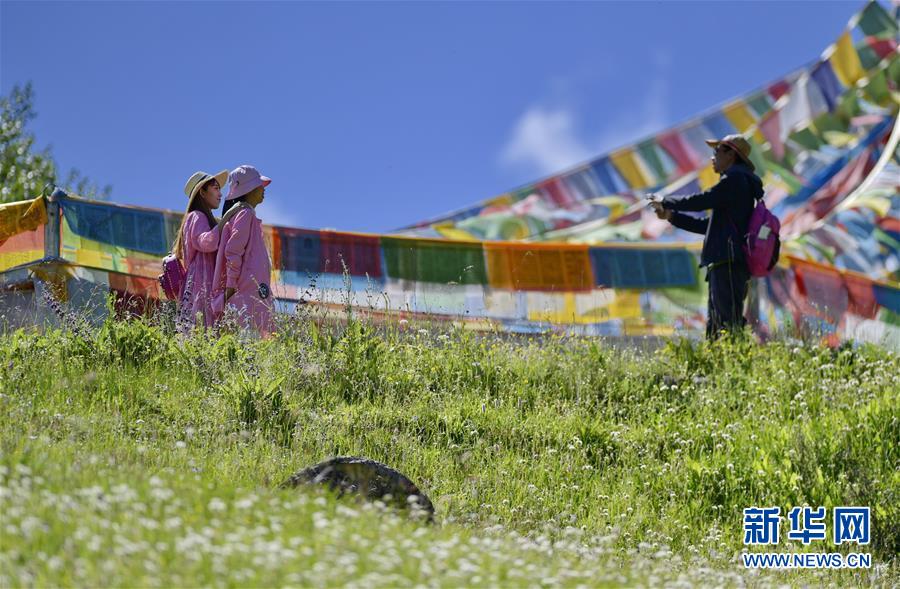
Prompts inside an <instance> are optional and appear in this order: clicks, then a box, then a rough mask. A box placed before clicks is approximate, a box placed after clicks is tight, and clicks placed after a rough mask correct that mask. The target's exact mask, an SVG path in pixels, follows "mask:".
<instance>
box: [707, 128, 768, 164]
mask: <svg viewBox="0 0 900 589" xmlns="http://www.w3.org/2000/svg"><path fill="white" fill-rule="evenodd" d="M706 144H707V145H709V146H710V147H712V148H713V149H715V148H717V147H719V145H723V144H724V145H727V146H728V147H730V148H731V149H732V151H734V152H735V153H736V154H738V156H740V158H741V159H742V160H744V163H745V164H747V165H748V166H750V169H751V170H753V171H755V170H756V166H754V165H753V162H751V161H750V142H749V141H747V140H746V139H744V137H743V136H742V135H726V136H725V137H722V138H721V139H719V140H715V139H707V140H706Z"/></svg>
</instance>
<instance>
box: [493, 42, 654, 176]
mask: <svg viewBox="0 0 900 589" xmlns="http://www.w3.org/2000/svg"><path fill="white" fill-rule="evenodd" d="M655 59H656V60H657V61H660V60H662V57H656V58H655ZM668 94H669V92H668V86H667V84H666V82H665V79H664V78H663V77H662V75H659V74H658V73H657V74H656V75H654V74H652V73H651V83H650V88H649V89H648V90H647V91H646V92H645V93H644V95H643V97H642V98H641V100H640V101H639V102H638V103H637V105H636V107H635V108H632V109H629V110H627V111H625V112H621V113H613V114H611V115H610V116H609V117H608V119H607V120H606V122H605V124H604V125H603V128H602V130H601V131H600V133H599V134H596V135H594V136H590V135H588V134H586V133H585V132H584V131H583V130H582V129H581V128H580V125H579V123H578V116H577V113H576V112H574V109H573V108H571V107H569V106H556V107H547V106H544V105H541V104H536V105H532V106H531V107H529V108H528V109H527V110H526V111H525V113H524V114H523V115H522V116H521V117H519V119H518V121H516V123H515V125H514V126H513V131H512V134H511V137H510V139H509V141H508V142H507V143H506V146H505V147H504V148H503V151H502V152H501V155H500V161H501V163H502V164H504V165H507V166H520V167H524V168H525V169H527V170H528V171H529V172H530V173H533V174H534V175H535V176H547V175H550V174H554V173H556V172H560V171H562V170H565V169H566V168H570V167H572V166H574V165H575V164H578V163H579V162H582V161H585V160H589V159H591V158H594V157H596V156H599V155H602V154H603V153H606V152H608V151H611V150H613V149H616V148H618V147H623V146H625V145H628V144H631V143H633V142H635V141H637V140H639V139H642V138H644V137H647V136H649V135H651V134H653V133H657V132H659V131H662V130H663V129H665V128H666V127H667V126H668V125H669V124H670V122H669V117H668V114H667V113H668V109H667V106H666V103H667V100H668Z"/></svg>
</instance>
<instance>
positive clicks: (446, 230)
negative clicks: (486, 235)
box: [431, 221, 475, 241]
mask: <svg viewBox="0 0 900 589" xmlns="http://www.w3.org/2000/svg"><path fill="white" fill-rule="evenodd" d="M431 228H432V229H434V230H435V231H437V232H438V233H440V234H441V236H442V237H446V238H447V239H452V240H454V241H470V240H472V239H475V237H474V236H473V235H472V234H471V233H469V232H468V231H466V230H465V229H459V228H457V227H456V226H455V225H454V224H453V222H452V221H449V222H446V223H439V224H436V225H432V226H431Z"/></svg>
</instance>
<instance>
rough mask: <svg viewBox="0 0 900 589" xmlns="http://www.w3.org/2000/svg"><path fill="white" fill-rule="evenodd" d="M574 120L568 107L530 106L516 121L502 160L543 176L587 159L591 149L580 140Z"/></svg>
mask: <svg viewBox="0 0 900 589" xmlns="http://www.w3.org/2000/svg"><path fill="white" fill-rule="evenodd" d="M573 119H574V117H573V115H572V113H571V112H569V111H568V110H565V109H556V110H550V109H545V108H544V107H542V106H533V107H531V108H529V109H528V110H527V111H526V112H525V114H524V115H522V116H521V117H520V118H519V121H518V122H517V123H516V125H515V128H514V129H513V134H512V138H511V139H510V140H509V142H507V144H506V147H505V148H504V149H503V154H502V155H501V160H502V161H503V162H504V163H506V164H512V165H525V166H528V167H530V168H533V169H534V170H535V171H536V173H537V174H538V175H541V176H543V175H546V174H550V173H551V172H555V171H557V170H560V169H562V168H565V167H566V166H570V165H572V164H574V163H576V162H578V161H581V160H583V159H587V158H588V157H590V155H591V152H590V149H589V148H588V147H587V146H586V145H584V144H583V143H582V142H581V140H580V139H579V137H578V133H577V131H576V129H575V125H574V124H573Z"/></svg>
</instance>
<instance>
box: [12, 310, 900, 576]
mask: <svg viewBox="0 0 900 589" xmlns="http://www.w3.org/2000/svg"><path fill="white" fill-rule="evenodd" d="M0 391H2V392H0V451H2V456H0V514H2V521H0V586H10V585H41V586H46V585H82V586H84V585H91V586H114V585H115V586H124V585H127V586H135V585H140V586H171V585H192V586H193V585H201V584H204V585H205V584H213V585H235V586H260V585H284V584H289V585H318V586H333V585H335V584H338V583H347V584H355V585H357V586H373V585H389V586H408V585H414V584H434V585H442V586H458V585H472V584H475V585H478V584H484V585H496V584H504V585H536V584H540V585H545V586H556V585H562V586H576V585H590V586H595V585H619V584H642V585H658V584H661V583H664V582H666V583H678V582H688V583H692V584H696V583H701V584H716V585H722V584H751V585H757V584H758V585H768V584H771V583H773V582H777V583H791V584H793V583H798V584H802V583H806V584H815V585H819V584H823V583H825V584H828V583H834V584H839V585H859V584H876V585H885V586H889V585H891V584H893V583H897V582H900V572H898V571H900V565H898V563H897V561H896V560H893V561H892V560H891V558H892V557H894V556H895V555H896V554H898V553H900V475H898V467H900V357H898V356H896V355H892V354H890V353H888V352H885V351H882V350H879V349H877V348H874V347H860V348H855V349H854V348H846V349H841V350H830V349H827V348H819V347H814V346H808V345H797V344H793V343H772V344H769V345H766V346H758V345H755V344H753V343H750V342H745V341H727V342H721V343H719V344H716V345H713V346H710V345H707V344H705V343H704V344H691V343H689V342H681V343H674V344H669V345H668V346H667V347H665V348H663V349H661V350H659V351H658V352H654V353H649V352H648V353H636V352H627V351H615V350H612V349H609V348H606V347H603V345H602V344H601V343H600V342H597V341H593V340H581V339H553V340H544V341H542V342H540V343H538V342H529V341H509V340H502V339H495V338H492V337H487V338H476V337H474V336H472V335H471V334H467V333H462V332H450V333H439V332H438V331H436V330H421V331H420V330H418V329H405V330H402V331H401V330H385V329H383V328H379V329H378V330H375V329H374V328H372V327H369V326H367V325H364V324H361V323H359V322H356V321H351V322H350V323H349V326H348V327H347V328H346V329H342V330H341V331H340V332H338V331H337V330H333V329H329V328H322V327H317V326H316V325H315V324H314V323H312V322H309V321H297V322H294V323H292V324H291V325H289V326H288V327H287V328H286V329H285V330H283V332H282V333H281V335H279V336H278V337H276V338H274V339H272V340H269V341H262V342H260V341H242V340H241V339H240V338H239V337H237V336H235V335H224V336H221V337H211V336H209V335H205V334H197V335H195V336H193V337H191V338H187V339H185V338H179V337H176V336H174V335H173V334H171V333H169V331H168V330H167V329H166V328H165V327H159V326H150V325H147V324H145V323H142V322H137V321H130V322H124V321H110V322H108V323H106V324H104V325H103V326H101V327H99V328H86V327H83V328H81V329H80V330H57V331H49V332H46V333H43V334H41V333H25V332H21V331H20V332H16V333H12V334H7V335H5V336H2V337H0ZM334 455H361V456H366V457H369V458H373V459H376V460H380V461H382V462H385V463H387V464H389V465H391V466H393V467H395V468H397V469H398V470H400V471H401V472H403V473H405V474H406V475H408V476H409V477H410V478H411V479H412V480H413V481H415V482H416V483H417V484H419V486H420V487H422V488H423V490H424V491H426V492H427V493H428V494H429V496H430V497H431V499H432V500H433V501H434V503H435V505H436V507H437V510H438V514H437V517H438V523H437V524H436V525H427V524H424V523H419V522H416V521H411V520H409V518H406V517H396V516H395V515H393V513H392V512H385V511H384V510H382V509H381V508H380V507H379V506H378V505H374V506H373V505H360V504H357V503H354V502H349V501H346V500H344V501H336V500H335V499H334V498H333V497H332V496H330V495H328V494H324V493H317V492H307V491H300V490H280V489H278V488H277V486H278V484H279V483H280V482H282V481H284V480H285V479H286V478H287V477H288V476H289V475H290V474H292V473H293V472H295V471H297V470H299V469H300V468H302V467H304V466H308V465H310V464H313V463H315V462H318V461H320V460H323V459H325V458H327V457H330V456H334ZM804 504H808V505H812V506H817V505H825V506H828V507H829V508H830V507H832V506H834V505H868V506H870V507H871V508H872V538H873V541H872V544H871V545H870V546H868V547H861V548H862V549H860V548H856V547H854V549H855V550H856V551H861V552H871V553H872V554H873V568H872V569H870V570H868V571H862V572H853V571H840V572H835V571H821V572H812V571H809V572H796V571H785V572H779V573H759V572H754V571H747V570H744V569H743V568H741V567H740V560H739V553H740V551H741V550H742V549H743V545H742V539H743V534H742V516H741V512H742V509H743V508H745V507H750V506H770V505H771V506H775V505H777V506H781V507H782V510H783V512H785V511H786V510H788V509H789V508H790V507H792V506H796V505H804ZM829 513H830V512H829ZM786 532H787V529H786V527H784V526H783V527H782V542H781V544H780V545H779V547H778V550H779V551H791V550H802V549H803V548H802V544H800V543H799V542H790V541H787V540H786V539H785V537H786ZM754 550H755V551H761V550H760V549H754ZM806 550H812V551H817V552H832V551H837V550H838V548H837V547H835V546H833V545H832V544H831V542H830V540H829V541H827V542H820V543H813V544H812V545H811V546H810V547H809V548H807V549H806ZM848 550H849V549H848V548H846V547H842V548H841V551H843V552H847V551H848Z"/></svg>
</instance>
